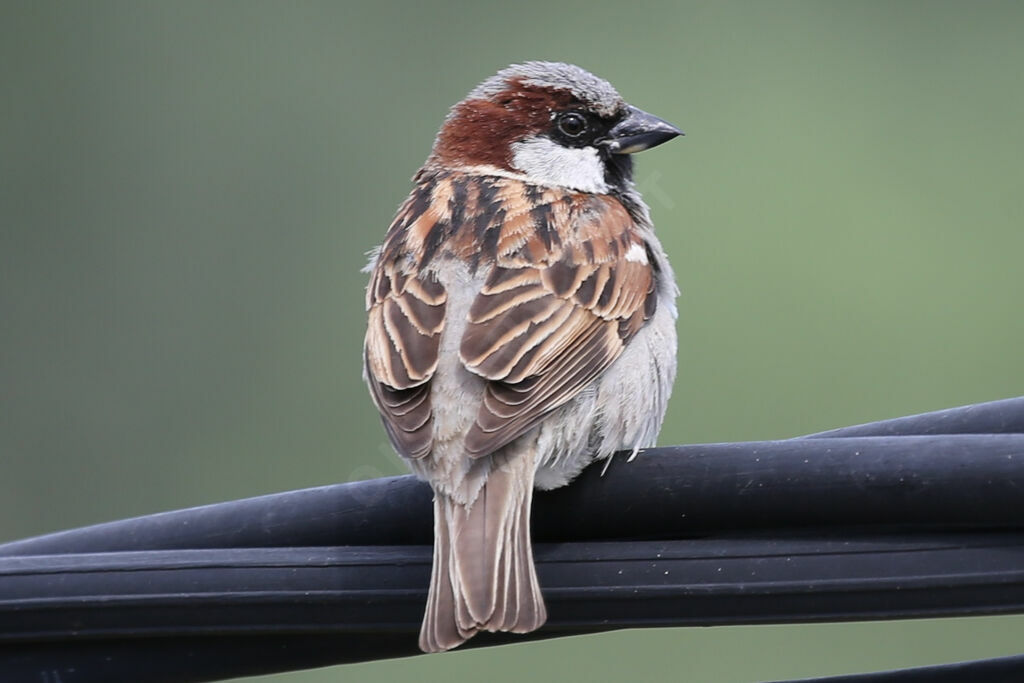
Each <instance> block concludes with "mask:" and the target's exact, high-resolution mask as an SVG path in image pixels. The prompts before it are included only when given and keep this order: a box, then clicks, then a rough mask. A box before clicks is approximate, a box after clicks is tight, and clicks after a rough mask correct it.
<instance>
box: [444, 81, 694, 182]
mask: <svg viewBox="0 0 1024 683" xmlns="http://www.w3.org/2000/svg"><path fill="white" fill-rule="evenodd" d="M682 134H683V133H682V131H680V130H679V129H678V128H676V127H675V126H673V125H672V124H670V123H668V122H666V121H663V120H661V119H659V118H657V117H656V116H652V115H651V114H648V113H646V112H644V111H641V110H640V109H637V108H636V107H633V106H631V105H629V104H627V103H626V102H625V101H624V100H623V99H622V97H621V96H620V95H619V93H618V92H617V91H616V90H615V88H613V87H612V86H611V84H609V83H608V82H607V81H605V80H603V79H601V78H598V77H597V76H594V75H593V74H591V73H590V72H588V71H585V70H584V69H581V68H580V67H578V66H573V65H571V64H562V63H559V62H526V63H524V64H515V65H512V66H510V67H508V68H507V69H503V70H501V71H499V72H498V73H497V74H496V75H494V76H492V77H491V78H488V79H487V80H486V81H484V82H483V83H481V84H480V85H478V86H477V87H476V88H474V89H473V91H472V92H470V93H469V95H468V96H467V97H466V98H465V99H464V100H462V101H461V102H459V103H458V104H456V105H455V106H454V107H452V109H451V112H450V113H449V115H448V117H447V118H446V119H445V122H444V125H443V126H442V127H441V131H440V132H439V133H438V136H437V140H436V141H435V142H434V149H433V152H432V155H431V161H432V162H433V163H435V164H438V165H440V166H443V167H446V168H452V169H459V170H465V171H468V172H471V173H482V174H494V175H511V176H513V177H518V178H522V179H524V180H526V181H528V182H531V183H533V184H537V185H545V186H553V187H563V188H568V189H571V190H577V191H580V192H597V193H606V192H611V191H614V190H616V189H624V188H625V187H626V186H627V185H628V184H629V181H630V179H631V175H632V163H631V160H630V157H629V155H631V154H633V153H634V152H640V151H642V150H645V149H650V148H651V147H654V146H656V145H660V144H661V143H663V142H666V141H668V140H671V139H672V138H674V137H676V136H677V135H682Z"/></svg>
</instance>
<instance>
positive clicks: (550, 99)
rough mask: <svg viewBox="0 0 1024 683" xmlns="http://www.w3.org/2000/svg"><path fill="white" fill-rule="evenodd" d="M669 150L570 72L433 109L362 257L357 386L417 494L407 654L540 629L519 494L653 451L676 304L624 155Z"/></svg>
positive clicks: (655, 123) (524, 79) (551, 65)
mask: <svg viewBox="0 0 1024 683" xmlns="http://www.w3.org/2000/svg"><path fill="white" fill-rule="evenodd" d="M677 135H682V132H681V131H680V130H678V129H677V128H675V127H674V126H672V125H671V124H669V123H667V122H665V121H662V120H661V119H658V118H656V117H654V116H651V115H650V114H647V113H645V112H643V111H641V110H639V109H636V108H635V107H632V106H630V105H628V104H626V102H624V101H623V99H622V98H621V97H620V96H619V94H618V93H617V92H616V91H615V89H614V88H613V87H612V86H611V85H610V84H608V83H607V82H606V81H604V80H602V79H600V78H598V77H596V76H594V75H592V74H590V73H589V72H587V71H585V70H583V69H581V68H579V67H577V66H572V65H569V64H561V63H555V62H527V63H525V64H518V65H513V66H510V67H508V68H507V69H504V70H502V71H500V72H498V74H497V75H495V76H493V77H492V78H489V79H487V80H486V81H484V82H483V83H481V84H480V85H479V86H477V87H476V88H475V89H474V90H473V91H472V92H470V93H469V95H468V96H467V97H466V99H464V100H463V101H461V102H459V103H458V104H456V105H455V106H454V107H453V108H452V109H451V112H450V113H449V114H448V117H447V118H446V119H445V121H444V124H443V125H442V127H441V130H440V132H439V133H438V135H437V138H436V140H435V142H434V147H433V150H432V152H431V154H430V157H429V158H428V159H427V161H426V163H425V164H424V165H423V167H422V168H421V169H420V170H419V171H418V172H417V173H416V175H415V177H414V178H413V182H414V183H415V187H414V189H413V191H412V193H411V194H410V195H409V197H408V199H406V201H405V203H404V204H402V206H401V207H400V208H399V210H398V214H397V216H396V218H395V219H394V222H393V223H392V224H391V227H390V228H389V229H388V232H387V236H386V237H385V240H384V244H383V245H382V246H381V247H379V248H378V249H375V250H374V251H373V252H371V259H370V264H369V265H368V266H367V271H368V272H370V273H371V276H370V283H369V286H368V287H367V292H366V308H367V311H368V315H369V321H368V327H367V331H366V340H365V347H364V374H365V378H366V380H367V382H368V384H369V386H370V394H371V396H372V397H373V401H374V403H375V404H376V406H377V408H378V410H379V411H380V413H381V415H382V417H383V420H384V427H385V429H386V430H387V433H388V436H389V437H390V439H391V443H392V444H393V445H394V447H395V449H396V450H397V451H398V453H399V454H400V455H401V456H402V457H403V458H404V459H405V460H406V461H407V462H408V463H409V466H410V468H411V469H412V470H413V472H415V473H416V475H418V476H419V477H420V478H422V479H424V480H426V481H427V482H429V483H430V485H431V487H433V490H434V561H433V572H432V575H431V579H430V592H429V596H428V599H427V606H426V614H425V616H424V618H423V626H422V629H421V631H420V639H419V644H420V648H421V649H423V650H424V651H425V652H439V651H443V650H448V649H450V648H453V647H456V646H458V645H460V644H461V643H463V642H464V641H465V640H467V639H468V638H470V637H471V636H473V635H474V634H475V633H477V632H478V631H511V632H514V633H527V632H529V631H533V630H534V629H536V628H539V627H540V626H541V625H542V624H543V623H544V621H545V619H546V618H547V612H546V609H545V606H544V599H543V597H542V596H541V590H540V587H539V585H538V583H537V575H536V572H535V570H534V565H533V551H532V548H531V544H530V504H531V500H532V497H533V488H534V487H537V488H539V489H552V488H556V487H558V486H563V485H564V484H567V483H568V482H569V481H571V480H572V479H573V478H574V477H575V476H576V475H577V474H579V472H580V471H581V470H582V469H583V468H584V467H585V466H586V465H588V464H589V463H591V462H593V461H594V460H597V459H601V458H609V457H610V456H611V455H612V454H613V453H614V452H615V451H619V450H623V449H628V450H632V451H633V454H634V455H635V454H636V451H637V450H638V449H640V448H642V447H645V446H651V445H653V444H654V442H655V439H656V437H657V434H658V430H659V429H660V427H661V422H662V419H663V418H664V415H665V406H666V403H667V402H668V397H669V393H670V392H671V389H672V382H673V380H674V378H675V372H676V333H675V317H676V309H675V298H676V296H677V295H678V290H677V288H676V285H675V280H674V278H673V274H672V269H671V268H670V267H669V264H668V261H667V259H666V256H665V254H664V252H663V250H662V247H661V244H660V243H659V242H658V239H657V238H656V237H655V235H654V230H653V226H652V225H651V220H650V215H649V212H648V209H647V206H646V205H645V204H644V203H643V201H642V200H641V198H640V195H639V193H638V192H637V191H636V189H635V187H634V185H633V182H632V160H631V158H630V155H631V154H633V153H634V152H639V151H641V150H645V149H648V148H650V147H654V146H655V145H659V144H661V143H663V142H666V141H667V140H670V139H672V138H674V137H676V136H677Z"/></svg>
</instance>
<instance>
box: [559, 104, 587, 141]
mask: <svg viewBox="0 0 1024 683" xmlns="http://www.w3.org/2000/svg"><path fill="white" fill-rule="evenodd" d="M558 130H560V131H562V132H563V133H565V134H566V135H568V136H569V137H571V138H576V137H579V136H580V135H583V133H585V132H586V130H587V120H586V119H585V118H583V115H582V114H577V113H576V112H574V111H570V112H567V113H565V114H562V115H561V116H559V117H558Z"/></svg>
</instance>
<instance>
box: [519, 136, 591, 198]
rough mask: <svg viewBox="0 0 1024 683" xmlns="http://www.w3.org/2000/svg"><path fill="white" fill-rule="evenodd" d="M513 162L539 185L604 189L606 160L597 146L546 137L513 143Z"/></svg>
mask: <svg viewBox="0 0 1024 683" xmlns="http://www.w3.org/2000/svg"><path fill="white" fill-rule="evenodd" d="M512 165H513V166H514V167H515V168H516V170H518V171H521V172H522V173H523V175H525V176H526V177H527V178H529V179H530V181H531V182H534V183H537V184H538V185H554V186H556V187H568V188H571V189H573V190H579V191H580V192H597V193H604V192H607V191H608V185H607V184H606V183H605V182H604V162H602V161H601V157H600V156H598V154H597V150H596V149H594V148H593V147H563V146H562V145H560V144H558V143H557V142H555V141H554V140H551V139H550V138H545V137H541V136H538V137H533V138H528V139H526V140H523V141H522V142H514V143H512Z"/></svg>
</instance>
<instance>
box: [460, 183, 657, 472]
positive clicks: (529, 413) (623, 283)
mask: <svg viewBox="0 0 1024 683" xmlns="http://www.w3.org/2000/svg"><path fill="white" fill-rule="evenodd" d="M585 209H586V210H584V211H577V212H575V213H573V212H557V213H556V212H550V213H548V214H547V218H546V220H547V221H548V222H549V225H548V226H547V228H548V229H547V231H546V233H545V234H548V235H558V236H560V240H561V243H562V244H561V247H560V248H559V249H558V250H557V251H555V250H553V249H549V250H547V251H545V252H544V253H543V256H541V257H537V256H536V244H535V243H534V244H530V243H527V244H526V245H525V246H524V249H522V250H520V251H519V252H517V253H516V254H515V258H510V259H506V260H505V261H504V262H502V261H501V259H499V260H498V263H497V265H495V267H494V268H493V270H492V271H491V273H490V275H489V277H488V278H487V280H486V282H485V284H484V287H483V289H482V290H481V291H480V293H479V295H478V296H477V298H476V299H475V300H474V302H473V304H472V306H471V307H470V312H469V324H468V325H467V327H466V331H465V333H464V334H463V337H462V339H461V344H460V354H461V359H462V362H463V364H464V365H465V366H466V368H467V369H469V370H470V371H471V372H474V373H476V374H477V375H479V376H481V377H483V378H484V379H486V380H488V382H487V385H486V388H485V391H484V398H483V401H482V403H481V406H480V408H479V411H478V413H477V418H476V422H475V423H474V425H473V427H472V428H471V429H470V431H469V433H468V434H467V436H466V442H465V449H466V452H467V454H468V455H470V456H471V457H480V456H483V455H486V454H488V453H493V452H494V451H496V450H497V449H499V448H501V447H502V446H504V445H506V444H508V443H509V442H511V441H512V440H514V439H516V438H518V437H519V436H521V435H523V434H525V433H526V432H528V431H529V430H530V429H532V428H534V427H535V426H536V425H537V424H538V423H539V422H540V421H541V420H543V419H544V417H545V416H547V415H548V414H549V413H551V411H553V410H555V409H556V408H558V407H559V406H562V405H564V404H565V403H566V402H568V401H569V400H571V399H572V398H573V397H575V396H576V395H578V394H579V393H580V392H581V391H582V390H583V389H584V388H586V387H587V386H588V385H589V384H590V383H591V382H592V381H593V380H594V379H595V378H597V377H598V376H600V375H601V373H603V372H604V371H605V370H606V369H607V368H608V366H610V365H611V364H612V363H613V362H614V361H615V359H616V358H618V357H619V355H620V354H621V353H622V350H623V349H624V348H625V345H626V344H627V343H628V342H629V340H630V339H631V338H632V336H633V335H634V334H636V332H637V331H639V329H640V328H641V327H642V326H643V323H644V321H646V320H647V319H649V318H650V317H651V315H653V313H654V306H655V302H656V295H655V273H654V271H653V269H652V267H651V265H650V264H649V263H648V260H647V259H646V258H640V257H638V256H637V254H646V251H645V250H646V245H645V244H644V242H643V239H642V236H641V235H640V234H639V231H638V230H636V228H635V226H634V224H633V222H632V219H631V218H630V217H629V214H628V212H627V211H626V210H625V209H624V208H623V207H622V205H621V204H619V203H618V202H617V201H616V200H614V199H611V198H595V199H594V200H592V201H591V202H589V203H588V204H587V205H586V207H585ZM559 220H565V221H572V222H573V223H572V224H569V225H559V224H557V221H559ZM573 238H575V240H574V239H573ZM536 241H539V240H535V242H536ZM525 247H529V248H525ZM637 249H639V250H640V251H636V250H637ZM552 254H554V255H555V256H557V257H558V258H552ZM629 256H632V258H629Z"/></svg>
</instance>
